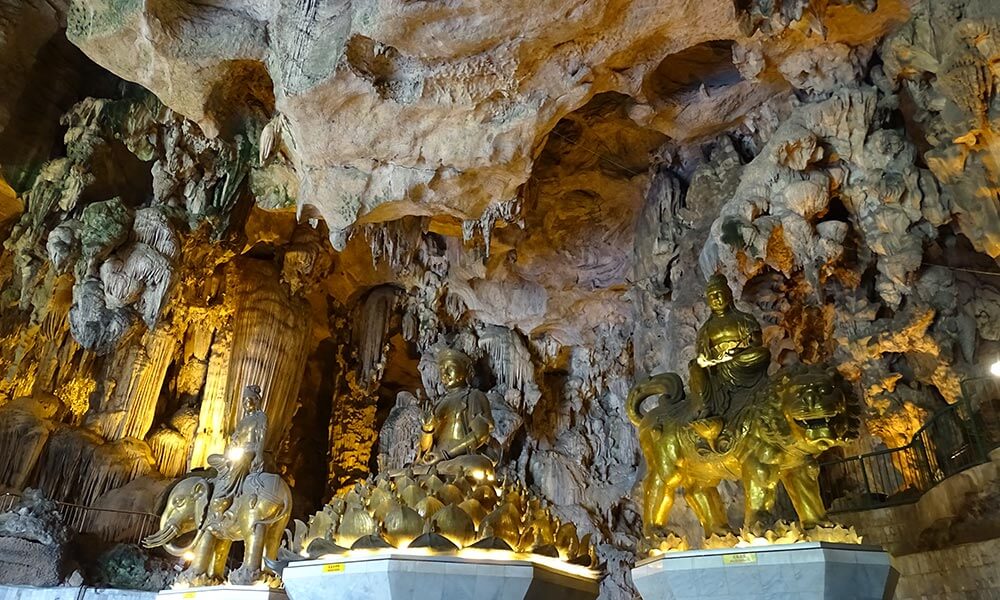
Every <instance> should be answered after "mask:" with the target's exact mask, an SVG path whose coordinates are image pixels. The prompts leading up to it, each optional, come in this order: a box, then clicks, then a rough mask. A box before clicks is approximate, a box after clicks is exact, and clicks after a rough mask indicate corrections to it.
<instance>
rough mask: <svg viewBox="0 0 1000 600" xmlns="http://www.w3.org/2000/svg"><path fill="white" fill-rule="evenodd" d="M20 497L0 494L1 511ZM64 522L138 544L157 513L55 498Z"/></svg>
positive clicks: (152, 528)
mask: <svg viewBox="0 0 1000 600" xmlns="http://www.w3.org/2000/svg"><path fill="white" fill-rule="evenodd" d="M20 500H21V497H20V495H18V494H12V493H6V494H0V513H3V512H8V511H10V510H12V509H13V508H14V507H15V506H17V503H18V502H19V501H20ZM55 504H56V507H57V508H58V510H59V514H60V516H61V517H62V521H63V524H65V525H66V526H67V527H69V528H70V529H72V530H73V531H75V532H77V533H82V534H89V535H95V536H97V537H99V538H101V539H103V540H105V541H108V542H118V543H123V544H138V543H139V541H140V540H142V538H144V537H146V536H147V535H149V534H151V533H153V532H154V531H156V530H157V528H158V527H159V524H160V517H159V516H157V515H154V514H152V513H145V512H135V511H130V510H115V509H111V508H96V507H93V506H83V505H80V504H71V503H69V502H58V501H57V502H56V503H55Z"/></svg>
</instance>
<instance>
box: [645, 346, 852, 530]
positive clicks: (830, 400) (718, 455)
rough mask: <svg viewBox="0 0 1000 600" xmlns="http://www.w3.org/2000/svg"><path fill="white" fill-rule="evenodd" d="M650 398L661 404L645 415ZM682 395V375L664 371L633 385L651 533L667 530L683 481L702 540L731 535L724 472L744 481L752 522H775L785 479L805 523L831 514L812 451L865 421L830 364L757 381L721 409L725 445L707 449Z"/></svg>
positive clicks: (840, 440)
mask: <svg viewBox="0 0 1000 600" xmlns="http://www.w3.org/2000/svg"><path fill="white" fill-rule="evenodd" d="M653 395H660V396H661V397H660V401H659V404H658V405H657V406H656V407H655V408H653V409H651V410H649V411H648V412H646V413H643V412H642V409H641V407H642V404H643V400H645V399H646V398H648V397H649V396H653ZM683 400H684V387H683V384H682V383H681V380H680V377H678V376H677V375H676V374H675V373H664V374H661V375H656V376H654V377H652V378H650V379H648V380H646V381H644V382H642V383H640V384H638V385H636V386H635V387H634V388H633V389H632V390H631V392H630V393H629V396H628V399H627V401H626V407H625V408H626V412H627V414H628V416H629V419H630V420H631V421H632V423H633V424H634V425H635V426H636V427H638V429H639V444H640V446H641V448H642V452H643V455H644V456H645V458H646V464H647V474H646V478H645V480H644V481H643V509H644V530H645V531H644V533H645V535H646V537H647V538H650V539H655V538H664V537H666V536H668V535H669V533H668V532H667V529H666V527H667V524H668V521H669V518H670V510H671V508H672V507H673V503H674V492H675V491H676V490H677V488H683V490H684V499H685V501H686V502H687V504H688V506H690V507H691V510H692V511H693V512H694V514H695V516H697V518H698V520H699V522H700V523H701V525H702V527H703V528H704V530H705V536H706V537H710V536H712V535H721V536H725V535H727V534H729V533H732V532H731V530H730V527H729V522H728V519H727V518H726V510H725V506H724V505H723V502H722V498H721V496H720V495H719V491H718V488H717V486H718V485H719V482H720V481H722V480H723V479H726V480H737V481H740V482H741V483H742V484H743V490H744V493H745V496H746V504H745V513H744V524H745V526H747V527H752V526H754V525H756V524H758V523H760V524H765V525H769V522H773V515H772V514H771V513H772V510H773V508H774V502H775V497H776V494H777V486H778V483H779V482H780V483H782V484H783V485H784V487H785V491H786V492H787V493H788V496H789V498H791V500H792V504H793V506H794V507H795V511H796V513H797V514H798V517H799V520H800V521H801V522H802V524H803V525H804V526H806V527H810V526H813V525H816V524H820V523H823V522H824V521H825V520H826V507H825V506H824V505H823V501H822V499H821V497H820V490H819V483H818V481H817V477H818V474H819V467H818V464H817V461H816V456H818V455H819V454H821V453H822V452H824V451H826V450H828V449H829V448H832V447H834V446H838V445H843V444H845V443H846V442H847V441H848V440H850V439H852V438H854V437H857V435H858V427H859V425H860V420H859V418H858V415H859V414H860V407H859V404H858V402H857V400H856V398H855V397H854V395H853V393H852V392H851V390H850V388H849V386H848V385H847V384H846V382H844V380H843V378H842V377H840V376H839V375H838V374H837V373H836V372H835V371H834V370H832V369H831V370H827V369H826V368H823V367H817V366H803V365H797V366H793V367H786V368H784V369H782V370H781V371H779V372H778V373H776V374H775V376H774V377H772V378H771V379H770V380H768V381H766V382H764V383H763V384H762V385H761V386H759V387H757V388H755V389H754V390H753V391H752V393H750V394H749V395H748V397H746V398H744V399H743V401H742V402H740V403H739V405H738V406H735V407H734V410H732V411H731V412H729V413H728V414H727V415H726V416H725V431H726V434H725V435H726V436H727V437H728V443H727V445H726V447H725V449H724V450H717V449H714V448H708V447H706V446H705V444H704V434H703V432H701V431H699V426H703V425H704V421H699V420H697V419H695V418H693V416H692V415H691V414H690V409H689V407H687V406H686V403H685V402H683Z"/></svg>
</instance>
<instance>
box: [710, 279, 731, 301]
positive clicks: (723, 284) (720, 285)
mask: <svg viewBox="0 0 1000 600" xmlns="http://www.w3.org/2000/svg"><path fill="white" fill-rule="evenodd" d="M711 290H723V291H725V292H726V293H727V294H728V295H729V296H730V297H732V295H733V290H732V288H730V287H729V280H727V279H726V276H725V275H723V274H722V273H716V274H714V275H712V276H711V277H709V278H708V283H707V284H706V285H705V292H709V291H711Z"/></svg>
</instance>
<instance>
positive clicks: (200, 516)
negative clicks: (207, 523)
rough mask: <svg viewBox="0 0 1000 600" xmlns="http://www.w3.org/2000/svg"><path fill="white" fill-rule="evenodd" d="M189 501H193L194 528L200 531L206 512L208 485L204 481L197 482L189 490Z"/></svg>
mask: <svg viewBox="0 0 1000 600" xmlns="http://www.w3.org/2000/svg"><path fill="white" fill-rule="evenodd" d="M191 499H192V500H194V523H195V527H197V528H198V529H201V524H202V522H203V521H204V520H205V515H206V513H207V512H208V511H207V508H208V483H207V482H206V481H205V480H201V481H199V482H198V483H196V484H194V486H193V487H192V488H191Z"/></svg>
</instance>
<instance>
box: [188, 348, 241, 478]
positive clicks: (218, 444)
mask: <svg viewBox="0 0 1000 600" xmlns="http://www.w3.org/2000/svg"><path fill="white" fill-rule="evenodd" d="M231 347H232V332H231V331H230V330H229V329H220V330H219V331H218V333H217V335H216V336H215V341H214V342H213V344H212V351H211V355H210V357H209V359H208V372H207V374H206V376H205V389H204V392H203V394H202V399H201V412H200V414H199V415H198V433H197V434H196V435H195V439H194V444H192V449H191V459H190V460H189V461H188V466H189V467H190V468H192V469H194V468H197V467H207V466H208V456H209V455H210V454H219V453H221V452H223V451H224V450H225V447H226V426H227V420H226V419H227V415H228V414H229V413H228V411H227V410H226V380H227V379H228V377H229V361H230V359H231V355H232V352H231Z"/></svg>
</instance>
